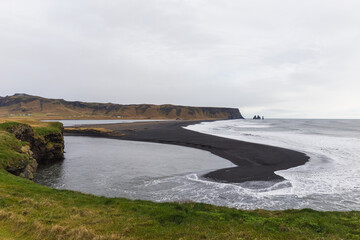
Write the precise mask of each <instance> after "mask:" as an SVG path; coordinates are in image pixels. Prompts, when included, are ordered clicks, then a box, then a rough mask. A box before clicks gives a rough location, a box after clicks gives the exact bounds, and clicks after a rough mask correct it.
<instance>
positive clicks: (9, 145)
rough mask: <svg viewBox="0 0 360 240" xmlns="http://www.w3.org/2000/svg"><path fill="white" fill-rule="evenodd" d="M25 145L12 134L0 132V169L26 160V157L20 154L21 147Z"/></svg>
mask: <svg viewBox="0 0 360 240" xmlns="http://www.w3.org/2000/svg"><path fill="white" fill-rule="evenodd" d="M26 144H27V143H26V142H22V141H19V140H17V139H16V138H15V137H14V136H13V135H12V134H10V133H7V132H3V131H0V167H1V168H6V167H8V166H13V165H17V164H20V163H23V162H24V161H26V160H28V155H26V154H24V153H22V152H21V147H22V146H25V145H26Z"/></svg>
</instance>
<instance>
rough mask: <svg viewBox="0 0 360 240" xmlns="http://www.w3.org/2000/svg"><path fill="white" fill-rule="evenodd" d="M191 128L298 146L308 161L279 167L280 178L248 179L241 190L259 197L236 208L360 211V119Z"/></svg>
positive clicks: (232, 122) (240, 122)
mask: <svg viewBox="0 0 360 240" xmlns="http://www.w3.org/2000/svg"><path fill="white" fill-rule="evenodd" d="M187 129H189V130H194V131H198V132H202V133H207V134H212V135H216V136H221V137H226V138H232V139H237V140H242V141H248V142H254V143H261V144H267V145H272V146H278V147H284V148H288V149H293V150H297V151H300V152H303V153H305V154H307V155H308V156H309V157H310V160H309V162H307V163H306V164H305V165H302V166H298V167H295V168H291V169H287V170H281V171H277V172H276V174H278V175H280V176H282V177H284V178H285V179H286V180H285V181H282V182H278V183H276V182H274V184H273V185H271V186H267V185H266V184H264V183H263V182H247V183H243V184H240V188H242V189H247V190H248V191H250V193H249V195H255V196H256V197H254V199H256V198H259V199H261V202H260V203H258V204H256V203H255V204H251V203H250V204H246V205H245V206H244V205H243V204H241V203H240V204H238V203H237V204H235V206H238V207H241V208H242V207H245V208H247V207H250V208H258V207H260V208H266V209H287V208H313V209H317V210H339V211H342V210H359V209H360V120H309V119H304V120H301V119H299V120H294V119H292V120H284V119H276V120H275V119H274V120H230V121H217V122H206V123H201V124H197V125H193V126H188V127H187Z"/></svg>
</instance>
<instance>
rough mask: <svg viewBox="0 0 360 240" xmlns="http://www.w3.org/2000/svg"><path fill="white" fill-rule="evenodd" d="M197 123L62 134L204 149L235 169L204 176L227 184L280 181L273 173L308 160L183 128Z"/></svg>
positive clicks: (111, 127)
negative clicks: (229, 162) (227, 161)
mask: <svg viewBox="0 0 360 240" xmlns="http://www.w3.org/2000/svg"><path fill="white" fill-rule="evenodd" d="M199 122H200V121H168V122H136V123H120V124H104V125H88V126H86V127H73V128H65V134H66V135H81V136H93V137H106V138H114V139H122V140H132V141H144V142H155V143H166V144H174V145H180V146H186V147H192V148H198V149H202V150H206V151H209V152H211V153H213V154H215V155H217V156H220V157H222V158H225V159H228V160H229V161H231V162H232V163H234V164H235V165H237V167H232V168H225V169H220V170H216V171H214V172H210V173H208V174H206V175H205V176H204V177H205V178H209V179H212V180H214V181H221V182H229V183H240V182H245V181H267V180H282V179H283V178H282V177H281V176H278V175H276V174H275V173H274V172H275V171H278V170H283V169H288V168H292V167H296V166H299V165H303V164H305V163H306V162H307V161H308V159H309V157H308V156H306V155H305V154H304V153H300V152H296V151H293V150H288V149H284V148H279V147H273V146H267V145H262V144H255V143H248V142H243V141H238V140H233V139H228V138H222V137H217V136H212V135H208V134H203V133H199V132H194V131H191V130H187V129H184V128H183V127H185V126H188V125H191V124H196V123H199ZM94 129H95V130H94ZM96 129H102V130H96ZM107 130H111V131H107Z"/></svg>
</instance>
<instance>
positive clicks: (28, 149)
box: [0, 122, 64, 179]
mask: <svg viewBox="0 0 360 240" xmlns="http://www.w3.org/2000/svg"><path fill="white" fill-rule="evenodd" d="M47 125H48V126H46V127H44V126H41V127H31V126H30V125H28V124H25V123H19V122H4V123H2V124H0V165H1V167H2V168H4V169H5V170H7V171H8V172H10V173H13V174H15V175H18V176H21V177H25V178H28V179H33V177H34V173H35V172H36V169H37V166H38V164H42V163H50V162H55V161H59V160H62V159H63V158H64V137H63V126H62V124H61V123H47Z"/></svg>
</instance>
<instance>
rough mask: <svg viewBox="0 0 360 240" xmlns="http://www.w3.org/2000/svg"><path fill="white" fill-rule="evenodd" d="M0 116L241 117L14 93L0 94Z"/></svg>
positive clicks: (211, 110) (220, 111)
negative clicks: (2, 95)
mask: <svg viewBox="0 0 360 240" xmlns="http://www.w3.org/2000/svg"><path fill="white" fill-rule="evenodd" d="M0 116H2V117H12V116H32V117H35V118H37V117H38V118H42V119H70V118H71V119H84V118H87V119H101V118H120V119H177V120H218V119H243V116H242V115H241V113H240V111H239V109H237V108H222V107H192V106H178V105H171V104H164V105H153V104H130V105H123V104H114V103H89V102H80V101H66V100H64V99H50V98H43V97H39V96H32V95H28V94H24V93H17V94H14V95H13V96H6V97H0Z"/></svg>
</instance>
